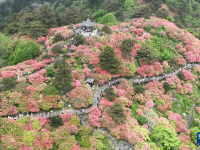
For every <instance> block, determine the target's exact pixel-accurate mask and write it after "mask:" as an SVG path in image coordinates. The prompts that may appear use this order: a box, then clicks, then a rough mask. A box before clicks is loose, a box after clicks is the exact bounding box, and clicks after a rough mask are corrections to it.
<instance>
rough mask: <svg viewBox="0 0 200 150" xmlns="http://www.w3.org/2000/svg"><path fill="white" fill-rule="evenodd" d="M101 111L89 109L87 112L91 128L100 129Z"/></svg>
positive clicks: (93, 108)
mask: <svg viewBox="0 0 200 150" xmlns="http://www.w3.org/2000/svg"><path fill="white" fill-rule="evenodd" d="M100 117H101V111H100V110H99V109H98V108H97V107H91V108H90V110H89V122H90V125H91V126H93V127H98V128H99V127H101V122H100V120H101V118H100Z"/></svg>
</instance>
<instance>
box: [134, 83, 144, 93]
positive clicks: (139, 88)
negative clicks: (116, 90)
mask: <svg viewBox="0 0 200 150" xmlns="http://www.w3.org/2000/svg"><path fill="white" fill-rule="evenodd" d="M134 89H135V92H136V93H138V94H139V93H143V92H144V91H145V88H144V87H143V86H142V85H136V86H134Z"/></svg>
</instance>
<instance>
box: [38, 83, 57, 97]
mask: <svg viewBox="0 0 200 150" xmlns="http://www.w3.org/2000/svg"><path fill="white" fill-rule="evenodd" d="M57 93H58V91H57V90H56V88H55V87H54V86H50V85H47V86H45V87H44V89H43V91H42V94H43V95H56V94H57Z"/></svg>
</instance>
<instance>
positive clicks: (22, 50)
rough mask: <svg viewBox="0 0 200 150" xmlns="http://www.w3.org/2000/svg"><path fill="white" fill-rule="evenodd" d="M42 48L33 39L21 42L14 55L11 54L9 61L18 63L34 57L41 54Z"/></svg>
mask: <svg viewBox="0 0 200 150" xmlns="http://www.w3.org/2000/svg"><path fill="white" fill-rule="evenodd" d="M39 52H40V49H39V47H38V46H37V44H36V43H34V42H33V41H29V42H27V43H26V42H25V41H22V42H20V43H19V44H18V45H17V47H16V49H15V52H14V55H12V56H10V58H9V61H10V62H11V63H12V64H17V63H20V62H23V61H25V60H29V59H33V58H35V57H36V56H38V55H39Z"/></svg>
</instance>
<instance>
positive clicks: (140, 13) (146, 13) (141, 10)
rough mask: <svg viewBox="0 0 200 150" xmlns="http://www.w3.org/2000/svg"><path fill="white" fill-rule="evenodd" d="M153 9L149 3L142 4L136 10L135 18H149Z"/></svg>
mask: <svg viewBox="0 0 200 150" xmlns="http://www.w3.org/2000/svg"><path fill="white" fill-rule="evenodd" d="M152 12H153V11H152V9H151V8H150V7H149V6H148V5H140V6H138V7H136V9H135V10H134V14H133V16H132V17H133V18H140V17H144V18H149V17H150V16H151V14H152Z"/></svg>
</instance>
